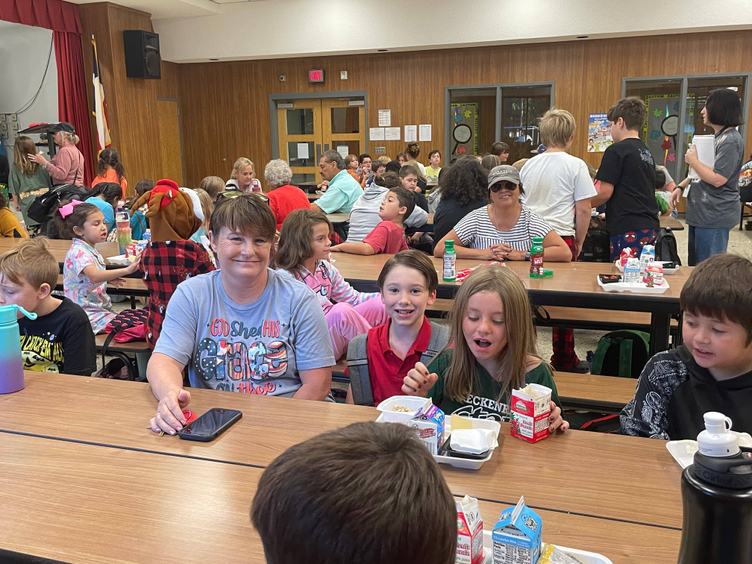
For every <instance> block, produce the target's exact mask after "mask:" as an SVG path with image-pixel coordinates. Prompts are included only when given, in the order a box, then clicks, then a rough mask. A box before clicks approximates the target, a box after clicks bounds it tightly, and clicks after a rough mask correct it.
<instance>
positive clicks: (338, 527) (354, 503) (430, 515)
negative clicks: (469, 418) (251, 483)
mask: <svg viewBox="0 0 752 564" xmlns="http://www.w3.org/2000/svg"><path fill="white" fill-rule="evenodd" d="M251 520H252V522H253V525H254V526H255V527H256V529H257V530H258V532H259V535H260V536H261V540H262V542H263V544H264V552H265V554H266V559H267V562H269V564H293V563H294V564H297V563H299V562H306V564H350V563H353V562H357V563H358V564H382V563H385V562H431V563H432V564H452V563H453V562H454V560H455V547H456V542H457V511H456V508H455V502H454V499H453V498H452V495H451V493H450V492H449V489H448V488H447V485H446V482H445V481H444V478H443V476H442V474H441V471H440V470H439V468H438V466H437V464H436V462H435V461H434V460H433V458H432V457H431V455H430V454H429V452H428V449H426V447H425V446H424V445H423V444H422V443H421V442H420V440H419V439H418V436H417V434H416V432H415V430H414V429H411V428H409V427H407V426H405V425H400V424H397V423H374V422H369V423H354V424H352V425H349V426H347V427H344V428H342V429H337V430H335V431H330V432H328V433H323V434H321V435H318V436H316V437H314V438H312V439H309V440H307V441H304V442H302V443H300V444H297V445H295V446H293V447H290V448H289V449H287V450H286V451H285V452H283V453H282V454H281V455H280V456H278V457H277V458H276V459H275V460H274V461H273V462H272V463H271V464H270V465H269V466H268V467H267V469H266V470H265V471H264V473H263V474H262V475H261V479H260V480H259V483H258V488H257V490H256V496H255V498H254V500H253V505H252V507H251Z"/></svg>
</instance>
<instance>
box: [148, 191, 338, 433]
mask: <svg viewBox="0 0 752 564" xmlns="http://www.w3.org/2000/svg"><path fill="white" fill-rule="evenodd" d="M275 228H276V220H275V219H274V216H273V215H272V212H271V209H269V206H268V205H267V204H266V202H264V201H263V200H261V198H259V197H258V196H257V195H255V194H247V195H240V196H238V197H236V198H232V199H226V200H225V201H223V202H221V203H220V204H219V205H217V207H216V208H215V209H214V212H213V213H212V216H211V232H210V233H211V243H212V249H213V250H214V252H215V253H216V254H217V262H218V263H219V270H216V271H214V272H211V273H209V274H201V275H199V276H194V277H193V278H190V279H188V280H186V281H184V282H182V283H181V284H180V285H179V286H178V287H177V290H176V291H175V294H173V296H172V297H171V298H170V303H169V304H168V306H167V311H166V314H165V320H164V324H163V325H162V331H161V333H160V335H159V340H158V341H157V344H156V346H155V347H154V353H153V354H152V355H151V358H150V359H149V365H148V367H147V369H146V377H147V379H148V380H149V384H150V386H151V390H152V392H153V393H154V396H155V397H156V398H157V400H158V402H159V404H158V405H157V413H156V415H155V416H154V417H153V418H152V419H151V422H150V427H151V429H152V430H153V431H155V432H160V431H162V432H165V433H169V434H171V435H174V434H175V433H176V432H177V431H178V430H180V429H181V428H182V426H183V425H184V424H185V415H184V414H183V413H182V409H183V408H184V407H185V406H186V405H187V404H188V402H189V401H190V397H191V396H190V393H189V392H188V391H187V390H185V389H183V370H184V369H185V368H186V367H187V368H188V376H189V379H190V383H191V386H193V387H202V388H211V389H215V390H224V391H233V392H240V393H245V394H254V395H268V396H287V397H294V398H298V399H310V400H324V399H326V398H327V396H328V395H329V390H330V388H331V382H332V369H331V367H332V366H333V365H334V355H333V354H332V347H331V338H330V336H329V333H328V331H327V328H326V322H325V321H324V314H323V312H322V310H321V307H320V306H319V304H318V301H317V300H316V298H315V296H314V295H313V292H311V290H309V289H308V288H307V287H306V286H305V284H303V283H302V282H298V281H297V280H295V279H294V278H292V277H291V276H289V275H287V274H286V273H281V272H276V271H274V270H272V269H270V268H269V260H270V258H271V250H272V245H273V241H274V235H275Z"/></svg>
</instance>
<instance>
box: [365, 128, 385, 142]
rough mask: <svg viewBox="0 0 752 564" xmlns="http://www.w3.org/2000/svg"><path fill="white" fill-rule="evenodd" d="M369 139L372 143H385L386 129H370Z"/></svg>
mask: <svg viewBox="0 0 752 564" xmlns="http://www.w3.org/2000/svg"><path fill="white" fill-rule="evenodd" d="M368 138H369V139H370V140H371V141H383V140H384V128H383V127H370V128H369V129H368Z"/></svg>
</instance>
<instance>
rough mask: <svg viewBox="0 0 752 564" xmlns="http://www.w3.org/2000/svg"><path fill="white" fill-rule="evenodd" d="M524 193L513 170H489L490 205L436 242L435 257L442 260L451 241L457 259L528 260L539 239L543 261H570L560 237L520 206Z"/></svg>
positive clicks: (474, 213) (499, 168)
mask: <svg viewBox="0 0 752 564" xmlns="http://www.w3.org/2000/svg"><path fill="white" fill-rule="evenodd" d="M523 193H524V192H523V189H522V184H521V183H520V173H519V172H518V171H517V169H516V168H514V167H513V166H511V165H500V166H497V167H494V168H493V169H491V172H489V173H488V200H489V204H488V205H486V206H483V207H481V208H478V209H476V210H474V211H471V212H470V213H469V214H467V215H466V216H465V217H463V218H462V219H461V220H460V222H459V223H458V224H457V225H455V226H454V229H452V230H451V231H450V232H449V233H447V234H446V236H444V238H443V239H442V240H441V241H439V243H438V244H437V245H436V248H435V249H434V255H435V256H437V257H441V256H444V242H445V241H448V240H452V241H454V248H455V250H456V251H457V258H473V259H483V260H528V258H529V251H530V247H531V246H532V244H533V241H532V239H533V237H542V238H543V256H544V258H545V260H547V261H554V262H569V261H571V260H572V252H571V251H570V250H569V247H567V244H566V243H565V242H564V240H563V239H562V238H561V237H560V236H559V234H558V233H556V231H554V230H553V229H552V228H551V226H550V225H548V223H546V222H545V221H543V220H542V219H541V218H540V217H538V216H537V215H535V213H533V212H532V211H530V209H528V208H527V207H525V206H524V205H523V204H522V202H521V201H520V197H521V196H522V194H523Z"/></svg>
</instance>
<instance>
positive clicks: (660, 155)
mask: <svg viewBox="0 0 752 564" xmlns="http://www.w3.org/2000/svg"><path fill="white" fill-rule="evenodd" d="M644 100H645V103H646V104H647V112H648V115H647V119H646V120H645V125H644V126H643V129H642V138H643V139H644V140H645V144H646V145H647V146H648V149H650V153H651V154H652V155H653V158H654V159H655V162H656V164H662V165H664V166H665V167H666V168H668V169H669V170H674V169H675V168H676V164H675V163H676V151H677V144H678V143H679V142H680V140H679V138H678V135H679V107H680V100H679V96H678V95H674V94H661V95H652V96H650V95H649V96H645V98H644Z"/></svg>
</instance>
